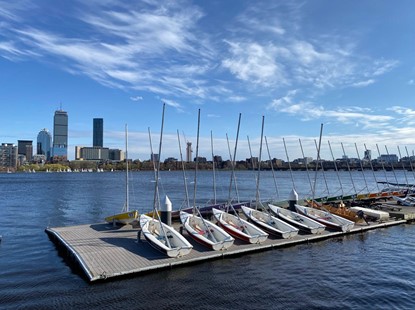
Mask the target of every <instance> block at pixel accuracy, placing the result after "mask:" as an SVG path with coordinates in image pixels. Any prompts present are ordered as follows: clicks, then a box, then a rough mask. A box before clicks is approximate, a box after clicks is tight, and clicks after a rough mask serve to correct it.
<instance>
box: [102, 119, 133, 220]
mask: <svg viewBox="0 0 415 310" xmlns="http://www.w3.org/2000/svg"><path fill="white" fill-rule="evenodd" d="M125 164H126V168H125V170H126V174H125V203H124V206H123V208H122V210H121V213H118V214H114V215H111V216H108V217H106V218H105V221H106V222H108V223H112V224H122V225H125V224H131V223H133V222H134V221H137V218H138V211H137V210H132V211H130V209H129V196H130V195H129V176H128V128H127V124H126V125H125Z"/></svg>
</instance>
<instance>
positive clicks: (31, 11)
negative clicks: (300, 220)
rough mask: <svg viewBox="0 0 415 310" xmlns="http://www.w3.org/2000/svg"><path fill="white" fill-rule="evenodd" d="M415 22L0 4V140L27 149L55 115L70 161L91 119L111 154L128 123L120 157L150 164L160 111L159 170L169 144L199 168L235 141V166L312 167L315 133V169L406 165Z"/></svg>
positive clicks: (384, 4) (204, 9)
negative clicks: (63, 114)
mask: <svg viewBox="0 0 415 310" xmlns="http://www.w3.org/2000/svg"><path fill="white" fill-rule="evenodd" d="M414 11H415V2H414V1H411V0H401V1H389V0H385V1H376V0H359V1H357V0H350V1H333V0H312V1H311V0H310V1H307V0H304V1H296V0H293V1H282V0H281V1H280V0H270V1H248V0H227V1H220V0H210V1H187V0H176V1H153V0H142V1H118V0H89V1H77V0H72V1H66V0H62V1H53V0H38V1H29V0H15V1H9V0H0V103H1V114H0V115H1V121H0V143H16V144H17V140H33V141H34V145H36V137H37V134H38V133H39V131H40V130H42V129H43V128H47V129H49V130H50V131H51V132H52V131H53V130H52V129H53V115H54V112H55V110H58V109H60V108H62V109H63V110H65V111H67V112H68V117H69V142H68V157H69V159H70V160H72V159H74V150H75V146H77V145H78V146H92V124H93V123H92V122H93V118H103V119H104V146H105V147H109V148H119V149H124V148H125V147H124V145H125V142H124V136H125V135H124V128H125V124H128V136H129V142H128V145H129V147H128V152H129V157H130V158H133V159H140V160H148V159H149V158H150V154H151V148H150V139H149V132H150V133H151V137H152V139H151V140H152V145H153V151H154V153H158V147H159V140H160V133H161V124H162V110H163V104H165V118H164V123H163V136H162V151H161V158H162V159H163V158H167V157H175V158H178V159H180V150H179V147H178V134H179V138H180V140H181V145H182V147H183V148H184V145H185V141H190V142H192V144H193V155H195V153H196V149H198V155H199V156H203V157H206V158H208V159H211V156H212V145H213V153H214V154H215V155H216V154H217V155H221V156H222V157H223V158H224V159H228V158H229V153H232V154H233V152H234V149H235V142H236V137H237V135H238V143H237V152H236V158H237V159H246V158H249V157H250V156H251V153H252V156H256V157H258V156H259V155H260V154H261V158H262V159H264V160H265V159H268V158H269V157H272V158H274V157H275V158H280V159H283V160H287V159H289V160H293V159H296V158H300V157H303V154H304V155H305V156H308V157H313V158H316V157H317V151H316V143H317V144H318V142H319V136H320V130H321V128H323V130H322V139H321V156H322V158H325V159H329V160H330V159H332V157H335V158H339V157H342V156H343V155H347V156H348V157H354V158H357V157H363V152H364V150H365V149H370V150H372V156H373V157H377V156H378V154H386V153H390V154H397V155H398V156H399V152H400V153H401V155H402V156H406V155H407V151H408V154H412V153H413V152H414V149H415V138H414V137H415V126H414V125H415V110H414V102H415V57H414V55H415V51H414V47H415V18H413V12H414ZM199 110H200V134H199V147H198V148H196V144H197V143H196V141H197V131H198V111H199ZM239 114H241V122H240V130H239V132H238V131H237V128H238V119H239ZM262 119H264V129H263V139H262V141H263V143H262V148H261V147H260V146H261V143H260V141H261V132H262ZM322 125H323V126H322ZM248 141H249V143H248ZM228 142H229V143H228ZM300 142H301V143H300ZM284 145H285V146H284ZM329 145H330V147H329ZM250 149H251V151H250ZM377 149H379V152H378V150H377ZM229 150H231V152H229ZM268 150H269V154H268ZM182 151H183V153H184V150H182ZM332 153H333V155H332ZM399 157H400V156H399Z"/></svg>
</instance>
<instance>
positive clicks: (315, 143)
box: [314, 139, 330, 197]
mask: <svg viewBox="0 0 415 310" xmlns="http://www.w3.org/2000/svg"><path fill="white" fill-rule="evenodd" d="M314 145H315V146H316V150H317V149H318V148H319V147H318V146H317V141H316V139H314ZM320 147H321V145H320ZM319 163H320V165H321V173H322V174H323V179H324V184H325V185H326V191H327V197H330V191H329V186H328V184H327V179H326V174H325V172H324V166H323V162H322V161H317V167H318V164H319Z"/></svg>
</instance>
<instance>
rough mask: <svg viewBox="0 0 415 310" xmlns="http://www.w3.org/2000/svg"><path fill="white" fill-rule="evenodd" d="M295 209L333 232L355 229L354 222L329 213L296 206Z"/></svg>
mask: <svg viewBox="0 0 415 310" xmlns="http://www.w3.org/2000/svg"><path fill="white" fill-rule="evenodd" d="M295 208H296V209H297V212H298V213H300V214H303V215H305V216H308V217H309V218H311V219H313V220H315V221H317V222H319V223H321V224H323V225H326V226H327V227H328V228H330V229H332V230H338V231H342V232H348V231H350V230H351V229H352V228H353V227H354V222H352V221H350V220H348V219H345V218H342V217H340V216H337V215H335V214H332V213H330V212H327V211H323V210H319V209H315V208H310V207H306V206H300V205H295Z"/></svg>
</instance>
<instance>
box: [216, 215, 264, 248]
mask: <svg viewBox="0 0 415 310" xmlns="http://www.w3.org/2000/svg"><path fill="white" fill-rule="evenodd" d="M212 212H213V215H214V216H215V218H216V220H217V222H218V224H219V226H220V227H222V228H223V229H224V230H225V231H226V232H227V233H228V234H230V235H231V236H232V237H234V238H238V239H240V240H243V241H245V242H248V243H262V242H264V241H265V240H267V238H268V234H267V233H266V232H264V231H263V230H261V229H259V228H258V227H256V226H255V225H253V224H252V223H249V222H248V221H246V220H244V219H241V218H239V217H237V216H235V215H233V214H229V213H227V212H224V211H222V210H217V209H212Z"/></svg>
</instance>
